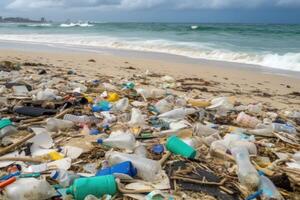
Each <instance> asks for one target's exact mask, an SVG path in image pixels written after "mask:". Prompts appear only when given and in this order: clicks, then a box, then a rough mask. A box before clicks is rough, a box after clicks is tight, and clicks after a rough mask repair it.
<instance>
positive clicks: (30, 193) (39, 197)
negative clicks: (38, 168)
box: [4, 178, 56, 200]
mask: <svg viewBox="0 0 300 200" xmlns="http://www.w3.org/2000/svg"><path fill="white" fill-rule="evenodd" d="M55 195H56V191H55V190H54V189H53V187H52V186H51V185H49V183H48V182H47V181H46V180H38V179H35V178H21V179H18V180H17V181H16V182H14V183H13V184H11V185H8V186H7V187H5V190H4V196H5V197H6V198H7V199H9V200H46V199H51V197H53V196H55Z"/></svg>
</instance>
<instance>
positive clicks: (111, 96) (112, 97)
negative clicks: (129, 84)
mask: <svg viewBox="0 0 300 200" xmlns="http://www.w3.org/2000/svg"><path fill="white" fill-rule="evenodd" d="M119 99H120V97H119V95H118V94H117V93H115V92H110V93H108V96H107V101H109V102H115V101H118V100H119Z"/></svg>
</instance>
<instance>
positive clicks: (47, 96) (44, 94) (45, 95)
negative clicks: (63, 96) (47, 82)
mask: <svg viewBox="0 0 300 200" xmlns="http://www.w3.org/2000/svg"><path fill="white" fill-rule="evenodd" d="M57 98H58V97H57V95H56V94H55V91H54V90H51V89H48V88H47V89H46V90H44V91H39V92H38V93H37V95H36V100H42V101H46V100H47V101H53V100H56V99H57Z"/></svg>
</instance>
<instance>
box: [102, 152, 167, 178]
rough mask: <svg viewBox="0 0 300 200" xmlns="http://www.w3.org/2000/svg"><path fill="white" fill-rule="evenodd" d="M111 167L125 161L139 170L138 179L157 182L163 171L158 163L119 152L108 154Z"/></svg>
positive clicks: (107, 157)
mask: <svg viewBox="0 0 300 200" xmlns="http://www.w3.org/2000/svg"><path fill="white" fill-rule="evenodd" d="M105 157H106V159H107V160H108V161H109V164H110V165H115V164H118V163H121V162H125V161H131V163H132V164H133V166H134V167H135V168H137V175H138V177H140V178H142V179H143V180H145V181H155V180H157V179H158V175H159V173H160V171H161V166H160V164H159V162H158V161H155V160H151V159H147V158H143V157H141V156H138V155H135V154H126V153H120V152H117V151H113V152H107V153H106V155H105Z"/></svg>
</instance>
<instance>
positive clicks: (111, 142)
mask: <svg viewBox="0 0 300 200" xmlns="http://www.w3.org/2000/svg"><path fill="white" fill-rule="evenodd" d="M97 142H98V143H99V144H103V145H105V146H110V147H117V148H120V149H128V150H133V149H134V148H135V142H136V141H135V137H134V135H133V134H131V133H129V132H126V133H124V132H123V131H116V132H112V133H111V134H110V136H109V137H108V138H106V139H101V138H100V139H98V140H97Z"/></svg>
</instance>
